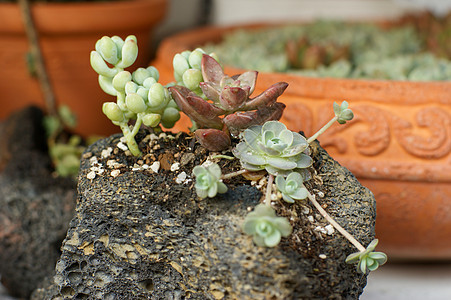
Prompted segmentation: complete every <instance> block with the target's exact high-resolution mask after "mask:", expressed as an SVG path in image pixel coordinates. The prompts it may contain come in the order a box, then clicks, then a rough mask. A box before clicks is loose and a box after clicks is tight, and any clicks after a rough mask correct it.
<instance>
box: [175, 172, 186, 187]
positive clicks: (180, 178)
mask: <svg viewBox="0 0 451 300" xmlns="http://www.w3.org/2000/svg"><path fill="white" fill-rule="evenodd" d="M186 176H187V175H186V173H185V172H182V173H180V174H179V175H177V177H176V178H175V182H176V183H178V184H181V183H183V182H184V181H185V179H186Z"/></svg>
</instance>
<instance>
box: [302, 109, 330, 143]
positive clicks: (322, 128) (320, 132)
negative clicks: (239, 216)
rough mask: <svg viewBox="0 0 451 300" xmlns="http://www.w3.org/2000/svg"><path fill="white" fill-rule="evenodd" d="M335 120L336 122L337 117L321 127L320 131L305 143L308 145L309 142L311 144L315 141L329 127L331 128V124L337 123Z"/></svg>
mask: <svg viewBox="0 0 451 300" xmlns="http://www.w3.org/2000/svg"><path fill="white" fill-rule="evenodd" d="M337 120H338V117H337V116H335V117H333V118H332V119H331V120H330V121H329V122H327V124H326V125H324V126H323V127H321V129H320V130H318V131H317V132H316V133H315V134H314V135H312V136H311V137H309V138H308V140H307V143H309V144H310V143H311V142H313V141H314V140H316V139H317V138H318V137H319V136H320V135H321V134H323V133H324V131H326V130H327V129H328V128H329V127H330V126H332V124H334V123H335V121H337Z"/></svg>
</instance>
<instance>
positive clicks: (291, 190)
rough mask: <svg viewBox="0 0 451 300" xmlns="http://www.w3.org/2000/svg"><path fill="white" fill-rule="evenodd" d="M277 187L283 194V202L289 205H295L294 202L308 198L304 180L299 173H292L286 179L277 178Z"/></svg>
mask: <svg viewBox="0 0 451 300" xmlns="http://www.w3.org/2000/svg"><path fill="white" fill-rule="evenodd" d="M276 186H277V189H278V190H279V191H280V192H281V193H282V198H283V200H284V201H285V202H287V203H294V200H302V199H305V198H307V197H308V190H307V188H306V187H305V186H304V179H303V178H302V175H301V174H299V173H297V172H292V173H290V174H289V175H288V176H287V178H286V179H285V178H284V177H283V176H280V175H279V176H277V177H276Z"/></svg>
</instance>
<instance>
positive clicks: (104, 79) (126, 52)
mask: <svg viewBox="0 0 451 300" xmlns="http://www.w3.org/2000/svg"><path fill="white" fill-rule="evenodd" d="M95 49H96V50H95V51H92V52H91V66H92V68H93V69H94V70H95V71H96V72H97V73H98V74H99V85H100V87H101V88H102V90H103V91H104V92H105V93H107V94H109V95H112V96H116V97H117V101H116V102H105V103H104V104H103V107H102V110H103V113H104V114H105V115H106V116H107V117H108V118H109V119H110V120H111V121H112V122H113V123H114V124H115V125H118V126H120V127H121V129H122V132H123V133H124V136H125V138H126V139H127V145H128V147H129V149H130V151H131V152H132V154H133V155H135V156H139V155H140V154H141V151H140V150H139V148H138V147H137V144H136V141H135V140H134V136H135V135H136V134H137V132H138V130H139V128H140V126H141V124H144V125H146V126H149V127H157V126H159V124H160V123H161V124H162V125H163V126H164V127H166V128H170V127H173V126H174V124H175V122H177V121H178V120H179V118H180V113H179V111H178V107H177V104H176V103H175V102H174V100H172V98H171V95H170V93H169V91H168V90H167V89H166V88H165V87H164V86H163V85H162V84H161V83H158V82H157V81H158V78H159V73H158V70H157V69H156V68H154V67H152V66H151V67H148V68H138V69H137V70H136V71H134V72H133V73H130V72H128V71H125V70H124V69H125V68H127V67H129V66H131V65H132V64H133V63H134V62H135V60H136V58H137V56H138V45H137V41H136V37H135V36H133V35H130V36H128V37H127V38H126V39H125V41H124V40H122V39H121V38H120V37H118V36H113V37H111V38H110V37H107V36H104V37H102V38H101V39H100V40H98V41H97V43H96V45H95ZM108 64H110V65H112V67H110V66H109V65H108ZM130 120H136V122H135V125H134V128H133V129H132V130H130V129H129V124H128V123H129V121H130Z"/></svg>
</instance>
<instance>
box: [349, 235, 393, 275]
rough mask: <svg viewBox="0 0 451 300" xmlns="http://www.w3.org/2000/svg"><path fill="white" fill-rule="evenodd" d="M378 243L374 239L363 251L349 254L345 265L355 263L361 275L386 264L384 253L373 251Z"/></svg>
mask: <svg viewBox="0 0 451 300" xmlns="http://www.w3.org/2000/svg"><path fill="white" fill-rule="evenodd" d="M378 242H379V240H377V239H375V240H373V241H372V242H371V243H370V244H369V245H368V247H367V248H366V250H365V251H361V252H356V253H352V254H350V255H349V256H348V257H347V258H346V263H348V264H354V263H357V271H359V272H360V273H363V274H367V273H369V272H370V271H374V270H376V269H377V268H378V267H379V266H382V265H383V264H385V263H386V262H387V255H386V254H385V253H383V252H376V251H374V249H375V248H376V246H377V243H378Z"/></svg>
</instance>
